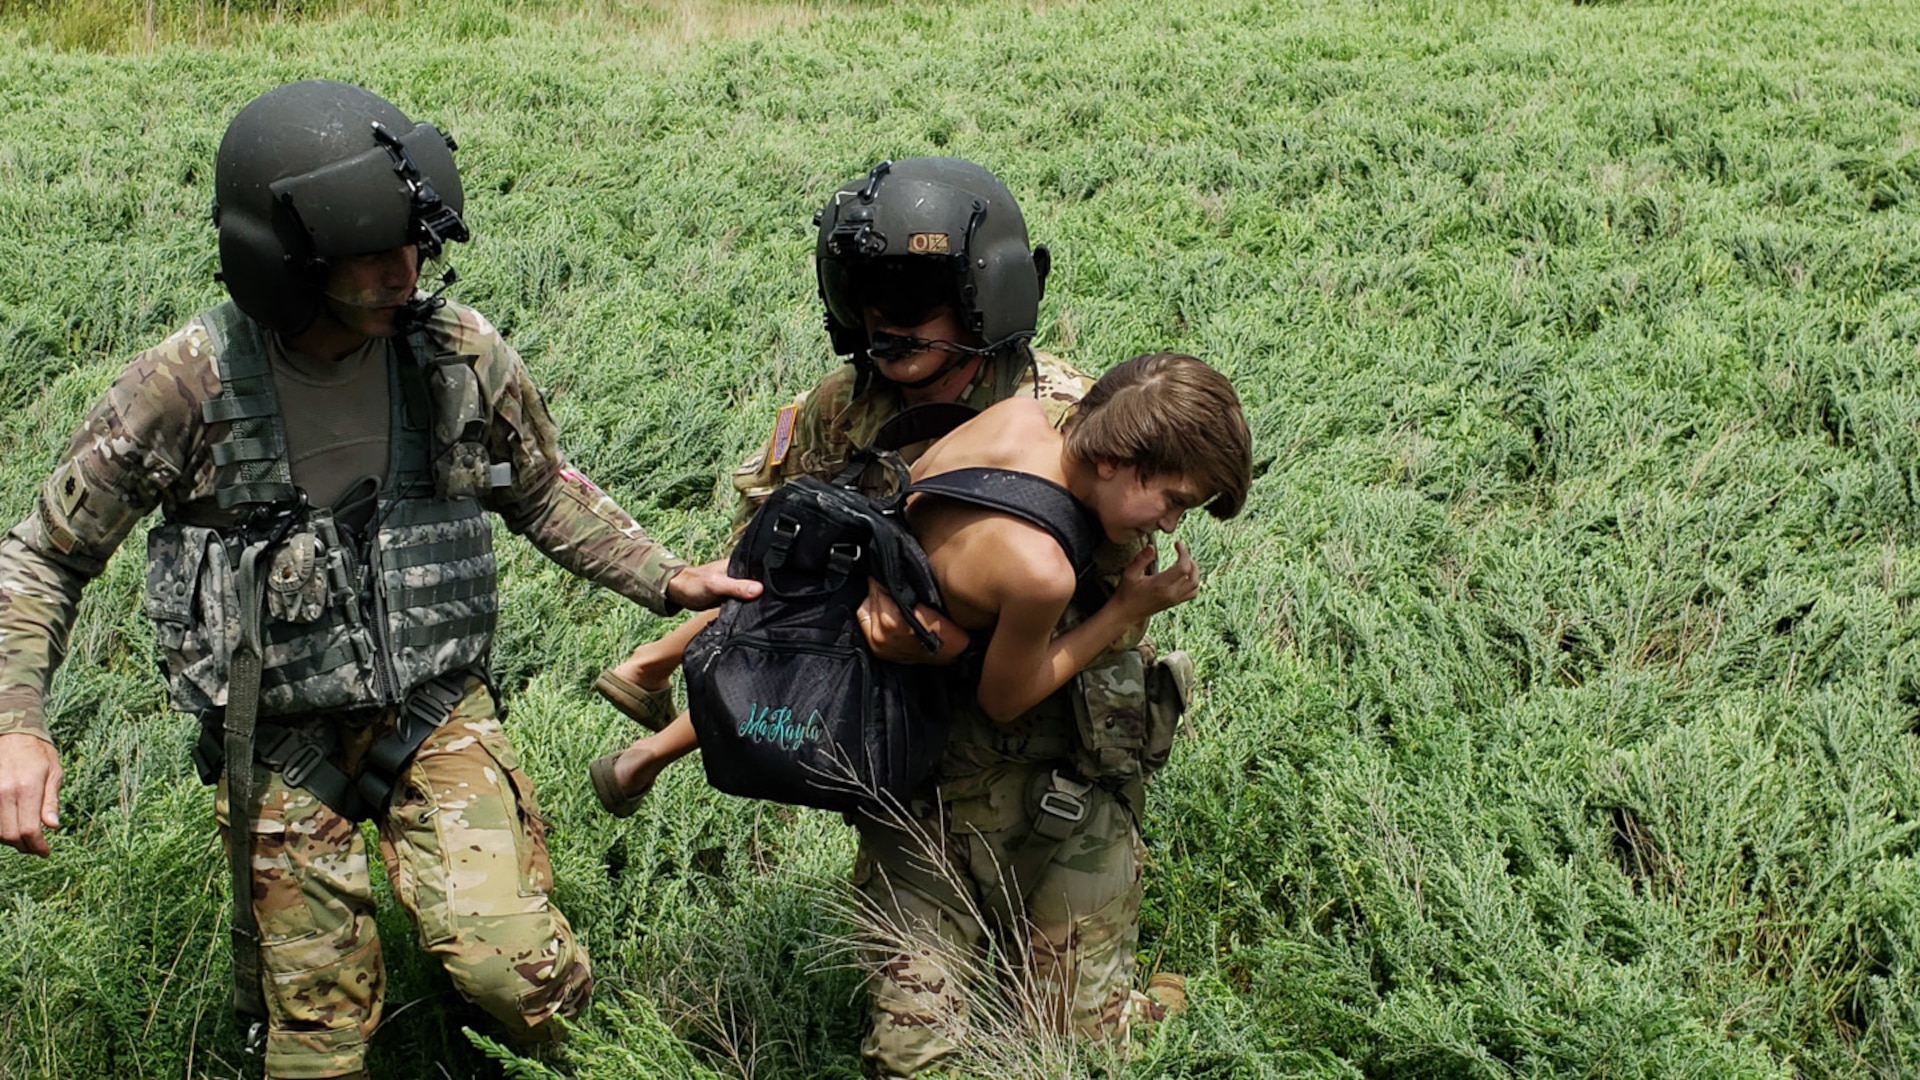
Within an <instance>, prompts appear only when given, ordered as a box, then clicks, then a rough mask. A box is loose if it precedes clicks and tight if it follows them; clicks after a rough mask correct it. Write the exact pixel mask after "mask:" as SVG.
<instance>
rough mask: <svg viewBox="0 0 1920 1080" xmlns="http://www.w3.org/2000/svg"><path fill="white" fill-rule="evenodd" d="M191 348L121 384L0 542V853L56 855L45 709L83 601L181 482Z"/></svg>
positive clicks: (198, 375) (54, 757)
mask: <svg viewBox="0 0 1920 1080" xmlns="http://www.w3.org/2000/svg"><path fill="white" fill-rule="evenodd" d="M187 344H188V343H187V342H185V341H183V338H182V335H176V336H175V337H174V338H170V339H168V342H167V343H166V344H164V345H162V346H161V347H160V348H158V349H155V350H150V351H149V352H147V353H142V354H141V355H140V356H139V357H136V358H135V360H134V362H133V363H131V364H129V365H128V366H127V368H126V369H125V370H123V371H122V372H121V374H120V377H119V378H118V379H116V380H115V382H114V384H113V386H112V387H111V388H109V389H108V391H107V395H106V397H105V398H104V399H102V401H101V402H100V403H99V404H98V405H96V406H95V407H94V409H93V411H92V412H91V413H89V414H88V416H87V419H86V422H85V423H84V424H83V425H81V427H80V430H79V431H77V432H76V433H75V434H74V436H73V438H72V440H70V441H69V443H68V445H67V450H66V453H65V454H63V455H62V456H61V458H60V462H59V464H58V465H57V466H55V468H54V470H53V473H52V474H51V475H50V476H48V477H47V479H46V481H45V482H44V483H43V484H41V487H40V493H39V497H38V499H37V500H36V501H35V504H34V508H33V510H32V511H31V512H30V513H29V514H28V515H27V517H26V519H25V520H24V521H22V522H20V524H19V525H17V526H15V527H14V529H13V530H12V531H11V532H9V533H8V534H7V535H6V537H5V538H4V539H0V843H4V844H6V845H8V846H10V847H14V848H17V849H19V850H20V851H24V852H26V853H28V854H33V855H46V854H48V851H49V849H48V846H47V841H46V835H45V830H47V829H51V828H56V827H58V825H59V816H58V814H57V810H58V807H59V799H60V781H61V779H62V773H61V769H60V759H59V755H58V754H57V753H56V752H55V751H54V748H53V743H52V737H51V735H50V734H49V732H48V728H47V717H46V706H45V702H46V695H47V685H48V683H49V682H50V681H51V680H52V678H53V672H54V669H55V668H57V667H58V666H59V664H60V661H61V659H62V658H63V657H64V656H65V654H66V647H67V638H68V634H69V633H70V632H71V631H72V629H73V621H74V614H75V612H76V611H77V610H78V609H79V605H80V594H81V592H82V591H83V590H84V589H85V587H86V585H87V583H88V582H89V581H91V580H93V578H95V577H97V576H98V575H99V574H100V571H101V570H102V569H104V568H105V566H106V562H107V559H108V558H109V557H110V556H111V555H112V554H113V552H114V550H115V549H116V548H118V547H119V546H120V544H121V542H122V541H123V540H125V539H126V537H127V534H128V532H130V531H131V530H132V529H133V526H134V524H135V523H136V522H137V521H139V519H140V518H141V517H142V516H143V515H144V514H146V513H147V511H149V510H151V509H152V508H153V507H154V506H155V505H156V504H157V503H158V502H159V500H160V497H161V492H162V491H164V490H165V489H167V488H168V487H169V486H171V485H173V484H174V483H175V482H176V481H177V480H178V479H179V478H180V476H181V473H182V469H183V462H184V460H185V457H186V447H187V445H188V442H189V439H190V437H191V435H190V432H191V430H192V429H193V428H194V425H195V424H197V422H198V421H197V416H196V415H195V414H194V413H193V411H192V406H193V405H194V402H193V401H191V400H190V398H191V396H192V389H193V386H194V385H195V384H196V383H198V384H201V385H204V380H205V379H206V378H208V377H209V376H208V375H207V373H206V371H205V370H204V367H205V365H201V364H197V363H196V362H197V361H198V360H199V359H200V357H199V354H198V353H197V352H195V351H193V350H192V349H189V348H186V347H185V346H186V345H187Z"/></svg>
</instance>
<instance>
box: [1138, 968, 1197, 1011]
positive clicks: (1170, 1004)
mask: <svg viewBox="0 0 1920 1080" xmlns="http://www.w3.org/2000/svg"><path fill="white" fill-rule="evenodd" d="M1147 999H1148V1000H1149V1001H1152V1002H1153V1003H1154V1004H1155V1005H1156V1006H1158V1009H1157V1010H1155V1011H1156V1012H1158V1013H1159V1015H1157V1016H1155V1017H1153V1019H1155V1020H1166V1019H1169V1018H1172V1017H1175V1016H1179V1015H1180V1014H1181V1013H1183V1012H1186V1011H1187V977H1186V976H1185V975H1176V974H1174V973H1173V972H1171V971H1156V972H1154V974H1153V977H1152V978H1150V979H1148V980H1147Z"/></svg>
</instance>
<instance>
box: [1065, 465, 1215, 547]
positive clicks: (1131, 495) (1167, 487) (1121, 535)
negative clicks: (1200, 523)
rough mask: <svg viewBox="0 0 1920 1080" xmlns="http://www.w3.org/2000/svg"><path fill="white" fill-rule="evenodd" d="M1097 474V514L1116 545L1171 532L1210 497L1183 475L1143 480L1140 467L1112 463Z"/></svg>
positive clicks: (1169, 475) (1095, 490) (1144, 478)
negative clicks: (1182, 519) (1181, 520)
mask: <svg viewBox="0 0 1920 1080" xmlns="http://www.w3.org/2000/svg"><path fill="white" fill-rule="evenodd" d="M1095 474H1096V476H1097V477H1098V482H1097V483H1096V485H1095V487H1094V493H1093V512H1094V513H1095V514H1096V515H1098V516H1099V518H1100V525H1101V527H1102V528H1104V529H1105V530H1106V533H1107V539H1109V540H1111V541H1113V542H1114V543H1116V544H1126V543H1131V542H1133V541H1135V540H1139V539H1142V538H1144V537H1148V536H1152V535H1153V534H1154V533H1155V532H1164V533H1171V532H1172V531H1173V530H1174V527H1175V526H1177V525H1179V524H1180V519H1181V517H1183V516H1184V515H1185V514H1186V512H1187V511H1189V510H1191V509H1193V508H1194V507H1196V506H1200V505H1201V504H1203V503H1205V502H1206V501H1207V499H1208V497H1209V496H1208V494H1207V492H1205V491H1202V490H1201V488H1200V485H1199V483H1198V482H1197V481H1195V480H1192V479H1190V478H1188V477H1186V476H1182V475H1179V474H1167V475H1164V476H1149V477H1143V476H1141V475H1140V470H1139V468H1138V467H1136V466H1133V465H1119V464H1115V463H1114V462H1110V461H1103V462H1101V463H1100V464H1099V466H1098V467H1097V468H1096V473H1095Z"/></svg>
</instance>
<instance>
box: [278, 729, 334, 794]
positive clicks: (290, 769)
mask: <svg viewBox="0 0 1920 1080" xmlns="http://www.w3.org/2000/svg"><path fill="white" fill-rule="evenodd" d="M326 759H327V755H326V752H325V751H323V750H321V749H320V744H319V743H316V742H307V741H304V740H303V741H302V742H301V743H300V745H298V746H296V747H294V748H293V752H292V753H290V754H288V755H287V760H286V762H285V763H284V764H282V765H281V766H280V779H282V780H285V781H286V782H287V783H288V784H290V785H292V786H293V787H304V786H305V785H306V782H307V777H309V776H311V775H313V770H315V769H317V768H319V767H320V763H321V762H323V761H325V760H326Z"/></svg>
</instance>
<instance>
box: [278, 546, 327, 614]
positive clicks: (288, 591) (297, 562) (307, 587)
mask: <svg viewBox="0 0 1920 1080" xmlns="http://www.w3.org/2000/svg"><path fill="white" fill-rule="evenodd" d="M266 592H267V616H268V617H269V618H272V619H277V620H279V621H280V622H288V623H310V622H313V621H314V620H315V619H318V618H319V617H320V615H321V613H322V612H324V611H326V610H327V554H326V550H325V548H324V546H323V545H322V544H321V543H320V538H319V537H317V536H315V535H314V534H312V533H310V532H301V533H295V534H293V535H292V536H289V537H287V539H286V542H285V543H283V544H281V545H280V546H279V547H277V548H275V549H274V552H273V558H272V560H271V561H270V562H269V563H268V565H267V589H266Z"/></svg>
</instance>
